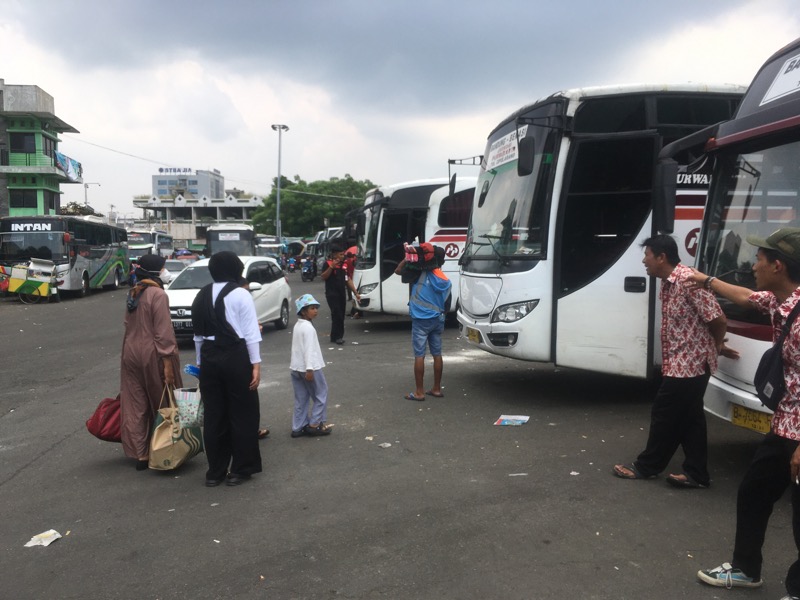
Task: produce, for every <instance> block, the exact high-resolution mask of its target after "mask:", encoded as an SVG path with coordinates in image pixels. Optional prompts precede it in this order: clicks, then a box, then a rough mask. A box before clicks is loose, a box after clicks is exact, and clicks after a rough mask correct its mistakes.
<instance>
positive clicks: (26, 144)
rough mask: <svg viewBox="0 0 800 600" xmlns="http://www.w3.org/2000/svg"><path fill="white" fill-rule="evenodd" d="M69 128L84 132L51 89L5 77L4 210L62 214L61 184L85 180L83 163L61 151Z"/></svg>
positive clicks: (0, 156) (1, 98) (0, 199)
mask: <svg viewBox="0 0 800 600" xmlns="http://www.w3.org/2000/svg"><path fill="white" fill-rule="evenodd" d="M63 132H68V133H79V131H78V130H77V129H75V128H74V127H72V125H69V124H68V123H65V122H64V121H62V120H61V119H59V118H58V117H57V116H56V114H55V102H54V101H53V97H52V96H51V95H50V94H48V93H47V92H45V91H44V90H42V89H41V88H39V87H38V86H35V85H7V84H6V83H5V80H3V79H0V216H9V215H10V216H17V215H19V216H25V215H54V214H58V213H59V212H60V210H61V187H60V186H61V184H62V183H83V169H82V167H81V164H80V163H79V162H78V161H76V160H74V159H72V158H70V157H68V156H65V155H64V154H61V153H60V152H59V151H58V143H59V142H60V139H59V137H58V134H59V133H63Z"/></svg>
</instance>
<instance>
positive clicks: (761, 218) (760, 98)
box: [659, 39, 800, 433]
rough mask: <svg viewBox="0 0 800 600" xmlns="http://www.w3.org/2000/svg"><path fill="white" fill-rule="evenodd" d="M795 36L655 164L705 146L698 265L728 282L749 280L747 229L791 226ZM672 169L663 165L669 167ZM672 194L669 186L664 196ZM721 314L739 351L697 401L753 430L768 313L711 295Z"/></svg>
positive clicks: (761, 425)
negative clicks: (740, 93)
mask: <svg viewBox="0 0 800 600" xmlns="http://www.w3.org/2000/svg"><path fill="white" fill-rule="evenodd" d="M798 67H800V39H798V40H796V41H794V42H793V43H792V44H790V45H788V46H786V47H785V48H783V49H782V50H780V51H778V52H777V53H776V54H775V55H773V56H772V57H771V58H770V59H769V60H768V61H767V62H766V63H765V64H764V66H762V67H761V69H760V70H759V71H758V73H757V74H756V76H755V78H754V79H753V82H752V83H751V84H750V87H749V88H748V90H747V93H746V94H745V96H744V98H743V99H742V102H741V104H740V105H739V109H738V111H737V112H736V115H735V116H734V117H733V119H731V120H729V121H727V122H725V123H720V124H719V125H717V126H714V127H710V128H709V129H707V130H704V131H701V132H699V133H698V134H696V135H694V136H690V137H688V138H686V139H684V140H680V141H678V142H676V143H675V144H672V145H670V146H668V147H666V148H664V151H663V152H662V154H661V157H660V158H661V160H660V162H659V169H660V170H661V169H664V171H665V174H664V175H663V176H664V177H667V178H669V179H672V178H673V177H674V172H675V169H676V165H675V162H674V161H673V160H671V159H672V155H673V154H675V153H676V152H683V151H684V150H685V149H686V148H687V147H690V148H692V147H698V145H699V147H700V148H701V149H702V148H704V149H705V150H706V154H705V155H703V157H702V160H703V162H702V165H701V166H702V168H701V170H700V171H699V173H701V174H706V175H707V174H711V188H710V189H709V193H708V204H707V205H706V212H705V217H704V219H703V227H702V232H701V234H700V239H699V246H698V255H697V266H698V268H699V269H700V270H701V271H703V272H704V273H708V274H709V275H715V276H716V277H719V278H720V279H722V280H724V281H727V282H729V283H735V284H737V285H743V286H746V287H749V288H751V289H755V280H754V278H753V274H752V270H751V269H752V266H753V263H754V262H755V260H756V250H757V249H756V248H755V247H753V246H751V245H750V244H748V243H747V242H746V237H747V236H748V235H757V236H759V237H762V238H764V237H767V236H768V235H769V234H770V233H772V232H773V231H775V230H776V229H779V228H780V227H798V226H800V198H799V197H798V193H800V83H798V74H800V71H799V70H798ZM670 173H672V175H670ZM672 197H674V194H673V192H672V191H671V190H668V191H667V193H666V201H667V202H669V200H670V199H671V198H672ZM719 300H720V304H721V305H722V308H723V310H724V311H725V315H726V316H727V319H728V336H727V337H728V342H727V344H728V346H730V347H731V348H734V349H736V350H738V351H739V354H740V358H739V360H731V359H728V358H724V357H720V362H719V369H718V370H717V372H716V373H715V374H714V375H713V376H712V377H711V381H710V382H709V386H708V389H707V391H706V395H705V406H706V410H707V411H708V412H710V413H712V414H714V415H716V416H718V417H721V418H723V419H726V420H728V421H731V422H733V423H734V424H736V425H740V426H743V427H746V428H749V429H754V430H756V431H761V432H763V433H766V432H767V431H769V425H770V418H771V413H770V411H769V409H767V408H766V407H765V406H763V405H762V404H761V402H760V401H759V400H758V398H757V397H756V395H755V391H754V388H753V375H754V374H755V370H756V367H757V366H758V362H759V360H760V359H761V355H762V354H763V353H764V351H765V350H766V349H767V348H769V347H770V345H771V343H772V326H771V324H770V320H769V318H768V317H767V316H764V315H762V314H760V313H756V312H755V311H747V310H743V309H741V308H738V307H737V306H735V305H733V304H731V303H730V302H728V301H726V300H725V299H724V298H720V299H719Z"/></svg>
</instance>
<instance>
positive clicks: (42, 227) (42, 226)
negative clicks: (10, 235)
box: [11, 223, 53, 231]
mask: <svg viewBox="0 0 800 600" xmlns="http://www.w3.org/2000/svg"><path fill="white" fill-rule="evenodd" d="M52 230H53V224H52V223H12V224H11V231H52Z"/></svg>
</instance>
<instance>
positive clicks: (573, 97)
mask: <svg viewBox="0 0 800 600" xmlns="http://www.w3.org/2000/svg"><path fill="white" fill-rule="evenodd" d="M746 89H747V88H746V87H745V86H743V85H739V84H735V83H721V84H708V83H692V82H686V83H626V84H619V85H598V86H588V87H580V88H572V89H568V90H562V91H559V92H555V93H554V94H550V95H549V96H545V97H544V98H540V99H539V100H537V101H536V102H533V103H532V104H528V105H526V106H523V107H522V108H520V109H519V110H516V111H514V112H513V113H511V114H510V115H509V116H508V117H506V118H505V119H503V120H502V121H500V124H499V125H498V126H497V127H495V128H494V130H492V133H490V134H489V135H490V136H491V135H492V134H493V133H494V132H495V131H496V130H497V129H499V128H500V127H502V126H503V125H505V124H506V123H508V122H509V121H513V120H514V119H516V118H517V117H519V116H521V115H523V114H525V113H526V112H529V111H530V110H532V109H533V108H534V107H536V106H538V105H540V104H547V103H549V102H554V101H557V100H567V101H568V102H569V103H570V104H571V106H570V107H569V108H568V110H567V115H568V116H572V115H574V114H575V109H576V108H577V101H579V100H583V99H586V98H599V97H602V96H621V95H633V94H655V93H659V94H686V93H691V94H698V93H706V94H743V93H744V92H745V90H746Z"/></svg>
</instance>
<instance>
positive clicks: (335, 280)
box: [322, 245, 361, 346]
mask: <svg viewBox="0 0 800 600" xmlns="http://www.w3.org/2000/svg"><path fill="white" fill-rule="evenodd" d="M322 279H323V281H324V282H325V300H327V302H328V307H329V308H330V309H331V342H333V343H335V344H339V345H340V346H341V345H342V344H344V314H345V308H346V306H347V288H350V291H351V292H352V293H353V296H355V298H356V301H360V300H361V296H360V295H359V293H358V292H357V291H356V288H355V285H353V280H352V279H350V277H348V276H347V265H346V264H345V258H344V250H343V249H342V247H341V246H336V245H332V246H331V253H330V257H329V258H328V262H327V265H326V267H325V270H324V271H323V272H322Z"/></svg>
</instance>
